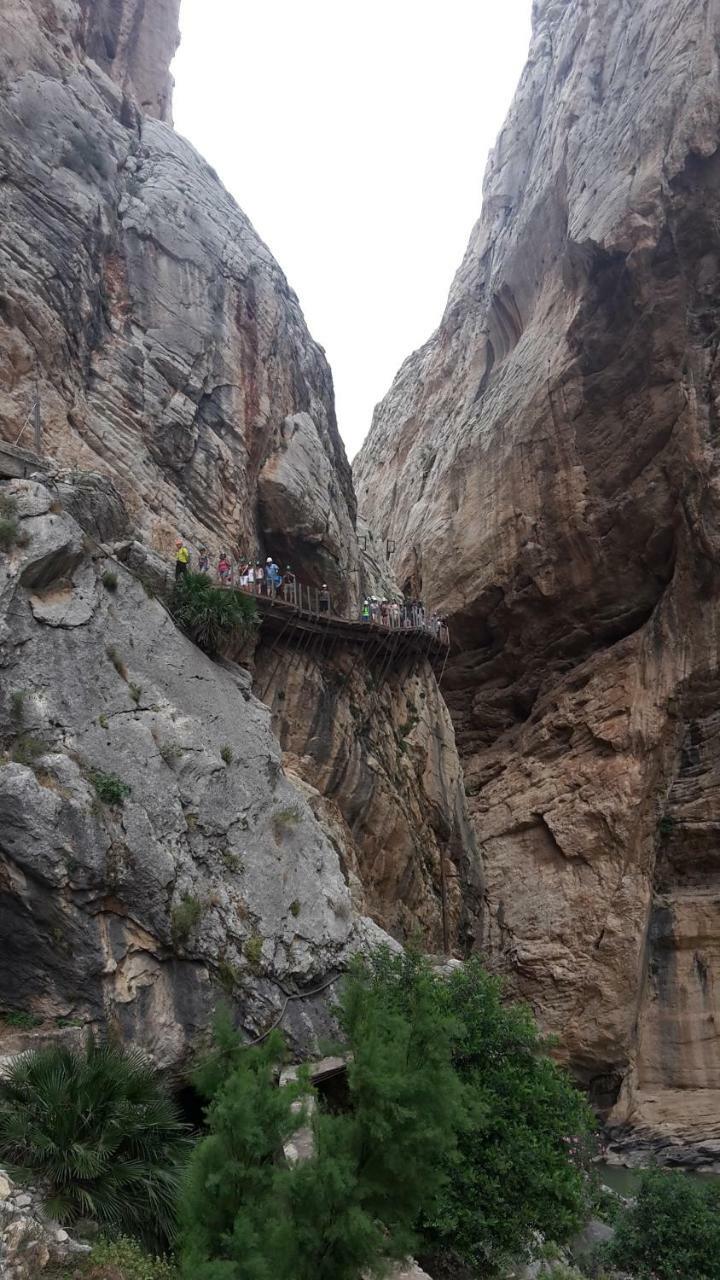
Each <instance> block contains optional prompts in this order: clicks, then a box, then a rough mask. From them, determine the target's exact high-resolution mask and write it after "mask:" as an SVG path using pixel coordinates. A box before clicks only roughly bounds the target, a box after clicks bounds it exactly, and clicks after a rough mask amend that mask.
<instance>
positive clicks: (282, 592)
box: [175, 538, 330, 613]
mask: <svg viewBox="0 0 720 1280" xmlns="http://www.w3.org/2000/svg"><path fill="white" fill-rule="evenodd" d="M191 559H192V557H191V553H190V551H189V550H188V547H187V545H186V543H185V542H184V541H183V539H182V538H178V540H177V542H176V544H175V577H176V578H180V577H182V575H183V574H184V573H187V571H188V568H189V567H190V563H191ZM197 571H198V573H203V574H205V575H207V576H210V575H211V574H212V573H213V570H212V568H211V565H210V553H209V552H208V549H207V547H200V548H199V549H198V561H197ZM214 573H215V577H216V578H217V581H218V582H219V584H220V586H222V587H239V589H240V590H241V591H250V592H252V593H253V594H254V595H258V596H271V597H273V598H274V597H276V596H277V597H279V598H280V599H281V600H284V601H285V603H286V604H301V603H302V602H301V600H300V598H299V591H300V587H299V584H298V581H297V578H296V577H295V574H294V573H293V571H292V569H291V568H290V565H289V564H288V565H286V566H285V572H284V573H281V572H280V569H279V567H278V565H277V564H276V563H275V561H274V560H273V558H272V556H268V557H267V559H266V561H265V563H264V564H263V562H262V561H261V560H255V561H254V562H253V561H252V560H245V559H243V558H242V557H241V558H240V559H239V560H237V561H236V562H235V563H233V561H232V559H231V558H230V556H229V555H228V554H227V552H225V551H221V552H220V555H219V557H218V561H217V565H216V567H215V570H214ZM314 595H315V597H316V602H317V603H316V607H317V609H318V611H319V612H320V613H329V612H330V592H329V591H328V588H327V583H325V582H324V583H323V585H322V587H321V588H320V589H319V590H318V591H316V592H315V593H314Z"/></svg>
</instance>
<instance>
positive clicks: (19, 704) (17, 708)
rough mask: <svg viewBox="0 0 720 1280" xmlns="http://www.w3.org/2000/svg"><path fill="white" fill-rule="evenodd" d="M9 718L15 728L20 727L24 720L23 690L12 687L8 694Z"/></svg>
mask: <svg viewBox="0 0 720 1280" xmlns="http://www.w3.org/2000/svg"><path fill="white" fill-rule="evenodd" d="M10 719H11V720H12V722H13V724H14V725H15V726H16V728H18V729H19V728H20V726H21V725H22V724H23V722H24V720H25V690H24V689H14V690H13V692H12V693H11V694H10Z"/></svg>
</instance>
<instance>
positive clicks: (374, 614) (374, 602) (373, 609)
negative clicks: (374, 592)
mask: <svg viewBox="0 0 720 1280" xmlns="http://www.w3.org/2000/svg"><path fill="white" fill-rule="evenodd" d="M379 617H380V603H379V601H378V598H377V596H373V597H372V599H371V601H370V618H371V620H372V621H373V622H377V621H378V618H379Z"/></svg>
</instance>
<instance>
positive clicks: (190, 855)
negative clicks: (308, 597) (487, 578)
mask: <svg viewBox="0 0 720 1280" xmlns="http://www.w3.org/2000/svg"><path fill="white" fill-rule="evenodd" d="M177 10H178V0H107V2H105V0H102V2H99V3H89V2H86V0H82V2H80V0H9V2H8V3H3V4H2V6H1V7H0V439H1V440H2V441H4V442H6V443H5V444H4V445H0V519H2V527H3V535H2V536H3V544H2V545H3V550H2V551H0V938H1V939H2V943H0V952H1V954H0V1015H1V1014H3V1013H8V1012H15V1013H22V1014H24V1015H30V1018H29V1020H30V1021H32V1019H33V1018H34V1019H36V1020H37V1022H38V1024H39V1025H38V1027H37V1029H35V1030H30V1031H27V1032H25V1031H23V1032H21V1031H12V1030H11V1029H10V1026H9V1024H8V1023H6V1022H4V1021H2V1019H1V1018H0V1056H1V1055H3V1054H11V1053H13V1052H15V1051H17V1050H19V1049H22V1048H23V1047H25V1046H26V1045H27V1044H29V1043H36V1042H37V1041H38V1039H43V1038H46V1037H47V1036H48V1035H54V1036H60V1037H67V1038H70V1039H72V1038H74V1037H77V1036H78V1035H80V1034H81V1031H80V1028H82V1027H84V1026H96V1027H98V1026H99V1027H102V1026H105V1027H107V1026H110V1027H114V1028H116V1029H117V1030H118V1031H119V1032H120V1033H121V1034H122V1035H123V1036H124V1037H125V1038H127V1039H129V1040H132V1041H133V1042H136V1043H138V1044H140V1045H143V1046H145V1047H146V1048H148V1049H150V1050H151V1051H152V1053H153V1055H154V1057H155V1059H156V1060H157V1061H158V1063H160V1064H161V1065H163V1066H167V1067H171V1066H172V1067H175V1066H182V1065H184V1064H185V1063H187V1061H188V1058H189V1056H190V1054H191V1053H192V1050H193V1048H194V1047H195V1046H196V1045H197V1043H198V1041H199V1040H200V1039H201V1038H202V1036H203V1035H204V1034H205V1032H206V1029H207V1025H208V1022H209V1020H210V1018H211V1016H212V1012H213V1009H214V1008H215V1006H216V1004H217V1002H218V1000H219V999H223V1000H229V1001H230V1003H231V1005H232V1007H233V1008H234V1010H235V1013H236V1017H237V1020H238V1022H239V1023H240V1024H241V1025H242V1026H243V1028H244V1029H245V1030H246V1032H247V1033H248V1034H249V1035H254V1034H260V1033H262V1032H264V1031H265V1030H266V1029H267V1028H268V1027H269V1026H270V1025H272V1024H273V1023H274V1022H275V1021H276V1020H277V1019H278V1018H279V1017H282V1019H283V1026H284V1028H285V1030H286V1031H287V1032H288V1034H289V1036H290V1038H291V1040H292V1043H293V1045H294V1046H295V1048H297V1049H298V1050H305V1049H307V1048H308V1047H312V1046H313V1045H314V1043H315V1040H316V1038H317V1036H318V1035H319V1034H326V1033H329V1032H330V1030H331V1020H330V1016H329V1003H330V1001H331V998H332V985H331V984H332V982H333V980H334V979H335V978H336V977H337V975H338V974H339V973H340V972H341V970H342V969H343V967H344V966H345V965H346V964H347V962H348V959H349V957H350V955H351V954H352V952H353V951H354V950H356V949H358V948H362V947H366V946H368V945H370V944H374V943H377V942H378V941H381V940H386V941H388V940H390V939H391V938H397V939H400V940H404V939H406V938H407V937H409V936H410V935H412V934H418V933H419V936H420V937H421V938H422V939H423V941H424V943H425V945H426V946H427V947H428V948H429V949H435V950H438V951H440V950H445V951H447V952H451V953H455V954H463V953H464V952H466V951H468V950H469V949H470V948H471V947H472V946H474V945H475V944H476V942H477V940H478V936H479V927H480V920H479V915H480V911H479V901H480V893H481V888H480V880H479V864H478V860H477V851H476V845H475V840H474V836H473V833H472V830H471V827H470V822H469V816H468V812H467V804H466V798H465V793H464V787H463V782H462V774H461V769H460V764H459V759H458V756H457V752H456V748H455V741H454V732H453V728H452V724H451V722H450V719H449V717H448V715H447V712H446V709H445V707H444V704H443V702H442V699H441V697H440V694H439V691H438V686H437V682H436V679H435V675H434V674H433V671H432V669H431V665H430V663H429V662H426V661H425V660H424V658H423V657H422V655H420V656H419V657H418V658H417V659H416V660H414V661H413V660H411V659H410V658H408V657H407V655H406V656H405V657H404V658H401V657H400V655H399V654H396V655H394V656H393V655H392V654H391V655H390V658H389V659H388V658H386V653H385V651H383V653H382V655H381V654H380V653H379V651H378V652H377V653H375V652H374V651H373V647H372V646H370V651H369V654H366V655H364V656H362V658H361V659H359V658H358V654H357V652H356V651H353V650H352V646H345V647H344V646H343V645H342V644H338V645H336V646H335V647H334V649H333V652H332V653H330V652H325V653H324V652H323V646H322V645H320V646H319V647H316V648H315V649H313V650H310V651H308V652H303V653H298V652H296V651H295V650H293V648H292V645H291V644H290V642H289V641H287V642H286V640H285V639H282V640H281V639H280V638H279V637H276V638H273V637H272V636H270V637H267V636H266V634H265V630H264V628H263V629H262V630H261V631H260V632H259V634H258V636H257V642H256V644H255V646H254V652H250V654H248V653H245V655H244V656H245V657H246V658H247V659H248V661H249V662H250V666H251V667H252V668H253V670H252V673H251V671H249V670H245V669H243V668H242V667H240V666H237V665H235V664H233V663H230V662H227V661H218V662H211V661H210V659H209V658H207V657H206V656H205V655H204V654H203V653H201V652H200V650H199V649H197V648H196V647H195V646H194V645H193V644H191V642H190V641H189V640H188V639H187V638H186V637H185V636H184V635H183V634H181V633H180V631H179V630H178V629H177V627H176V626H175V624H174V622H173V619H172V617H171V616H170V614H169V612H168V610H167V608H166V607H165V604H164V603H162V601H161V599H160V598H156V597H163V595H164V592H165V588H166V585H167V584H166V578H167V571H168V568H169V567H170V565H171V561H170V552H171V549H172V547H173V544H174V541H175V538H176V536H177V533H178V532H182V533H183V535H184V536H186V537H187V538H188V539H189V540H190V541H191V543H192V544H193V546H194V547H195V548H197V546H198V545H199V544H200V543H202V542H203V541H206V542H207V544H208V546H210V547H211V548H212V549H213V550H214V552H215V553H217V552H218V551H219V550H220V549H221V548H223V547H224V548H226V549H227V550H229V551H230V552H231V553H233V555H234V556H235V557H238V556H239V555H240V553H241V552H244V553H245V554H246V555H252V556H253V557H255V556H257V555H261V556H263V557H264V556H265V554H266V553H268V552H271V553H272V554H273V555H274V556H275V557H276V558H277V559H278V560H281V561H282V562H285V561H286V559H289V560H291V562H292V565H293V568H294V570H295V572H296V573H297V574H298V576H299V577H300V578H301V579H302V580H303V581H304V582H305V583H307V584H310V585H315V586H317V585H320V584H321V583H322V582H327V583H328V584H329V586H330V589H331V592H332V597H333V601H334V603H335V605H336V607H337V608H339V609H342V608H346V609H348V610H349V609H350V608H351V606H352V605H353V603H354V602H355V601H356V600H357V598H358V594H359V592H360V590H365V589H367V587H368V584H370V583H371V582H375V581H378V582H380V581H381V580H382V582H383V584H384V585H383V589H384V590H389V589H391V586H392V584H390V586H388V577H387V569H386V566H385V564H384V562H383V561H382V556H381V555H380V552H379V550H377V551H376V552H374V553H373V554H361V552H360V548H359V545H358V539H357V536H356V532H355V498H354V493H353V489H352V483H351V475H350V468H349V465H348V462H347V459H346V457H345V453H344V450H343V446H342V443H341V441H340V437H339V435H338V431H337V425H336V421H335V410H334V400H333V389H332V380H331V376H330V371H329V368H328V365H327V362H326V360H325V357H324V354H323V352H322V350H321V348H319V347H318V346H317V345H316V344H315V343H314V342H313V340H312V338H311V337H310V335H309V333H308V331H307V329H306V327H305V322H304V319H303V316H302V313H301V311H300V307H299V304H298V301H297V298H296V297H295V295H294V294H293V292H292V290H291V289H290V288H289V286H288V284H287V281H286V280H285V277H284V275H283V274H282V271H281V270H280V268H279V267H278V265H277V263H276V262H275V261H274V259H273V258H272V256H271V254H270V253H269V251H268V249H267V248H266V247H265V245H264V244H263V243H262V242H261V241H260V240H259V238H258V237H257V235H256V234H255V232H254V230H253V228H252V227H251V225H250V223H249V222H248V220H247V219H246V218H245V216H244V215H243V213H242V212H241V211H240V210H239V209H238V207H237V206H236V204H235V203H234V201H233V200H232V199H231V197H230V196H229V195H228V194H227V192H226V191H225V190H224V189H223V187H222V186H221V184H220V182H219V181H218V179H217V177H216V175H215V174H214V173H213V172H212V170H211V169H210V168H209V167H208V166H207V165H206V164H205V163H204V161H203V160H202V159H201V158H200V157H199V156H198V155H197V154H196V152H195V151H194V150H193V149H192V147H191V146H189V144H188V143H186V142H185V141H183V140H182V139H181V138H179V137H178V136H177V135H176V134H175V133H174V132H173V130H172V128H171V126H170V124H169V123H168V121H169V117H170V112H171V101H170V86H171V80H170V76H169V70H168V68H169V62H170V59H171V57H172V53H173V51H174V49H175V47H176V43H177ZM36 391H37V392H39V399H40V418H41V422H42V428H43V454H44V456H43V458H42V460H41V462H39V460H38V459H37V458H34V457H33V455H32V453H28V452H23V446H28V447H31V446H32V444H33V403H34V400H35V396H36ZM18 440H19V442H20V448H19V449H18V448H12V447H9V446H13V445H15V444H17V442H18ZM250 648H251V650H252V649H253V646H250ZM253 680H254V689H255V691H256V693H257V694H260V695H261V696H262V698H265V699H267V701H268V702H270V703H272V716H271V713H270V711H269V710H268V708H267V707H265V706H264V705H263V704H262V702H261V701H260V700H259V698H258V697H256V696H255V694H254V693H253ZM385 931H386V932H385ZM25 1020H26V1021H27V1020H28V1019H27V1017H26V1019H25ZM16 1021H17V1019H16Z"/></svg>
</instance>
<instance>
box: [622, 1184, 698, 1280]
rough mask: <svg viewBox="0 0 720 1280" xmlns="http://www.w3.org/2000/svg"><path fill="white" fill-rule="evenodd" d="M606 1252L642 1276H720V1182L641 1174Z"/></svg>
mask: <svg viewBox="0 0 720 1280" xmlns="http://www.w3.org/2000/svg"><path fill="white" fill-rule="evenodd" d="M608 1254H609V1261H610V1262H612V1263H613V1264H614V1265H615V1266H618V1267H622V1268H623V1270H625V1269H627V1270H629V1271H631V1272H632V1274H633V1275H634V1276H636V1277H637V1278H638V1280H690V1277H691V1276H692V1280H720V1183H718V1182H717V1181H715V1180H713V1181H711V1182H701V1181H700V1180H699V1179H694V1178H688V1176H687V1174H684V1173H678V1172H667V1171H661V1170H652V1171H650V1172H648V1173H645V1174H643V1176H642V1179H641V1181H640V1186H639V1189H638V1193H637V1197H636V1199H635V1203H634V1204H633V1205H631V1206H630V1208H629V1209H627V1211H626V1212H625V1213H624V1214H623V1215H622V1217H621V1218H620V1220H619V1222H618V1224H617V1227H616V1235H615V1239H614V1240H613V1241H612V1243H611V1244H610V1246H609V1249H608Z"/></svg>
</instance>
